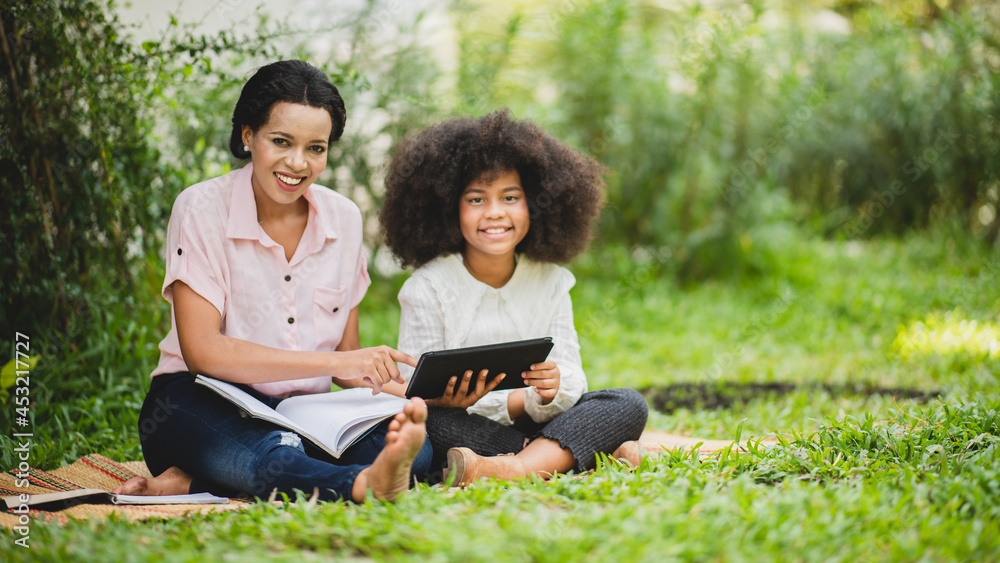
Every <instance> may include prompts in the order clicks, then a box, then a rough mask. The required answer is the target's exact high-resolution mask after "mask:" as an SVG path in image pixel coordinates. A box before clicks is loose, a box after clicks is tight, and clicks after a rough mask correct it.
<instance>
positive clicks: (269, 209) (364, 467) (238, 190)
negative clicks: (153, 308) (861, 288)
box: [115, 61, 430, 501]
mask: <svg viewBox="0 0 1000 563" xmlns="http://www.w3.org/2000/svg"><path fill="white" fill-rule="evenodd" d="M345 119H346V112H345V109H344V103H343V100H342V99H341V97H340V94H339V92H338V91H337V89H336V88H335V87H334V86H333V85H332V84H331V83H330V82H329V80H328V79H327V77H326V76H325V75H324V74H323V73H321V72H320V71H319V70H317V69H316V68H314V67H312V66H311V65H309V64H308V63H305V62H302V61H279V62H276V63H272V64H269V65H267V66H264V67H262V68H260V69H259V70H258V71H257V73H256V74H255V75H254V76H253V77H251V78H250V80H248V81H247V83H246V85H244V87H243V91H242V93H241V95H240V99H239V101H238V102H237V104H236V108H235V110H234V111H233V131H232V136H231V138H230V146H229V148H230V151H231V152H232V153H233V154H234V155H235V156H236V157H237V158H249V159H250V163H249V164H248V165H246V166H245V167H244V168H242V169H240V170H236V171H233V172H230V173H229V174H226V175H224V176H221V177H218V178H214V179H212V180H208V181H206V182H202V183H199V184H196V185H194V186H191V187H189V188H188V189H186V190H184V191H183V192H182V193H181V194H180V195H179V196H178V197H177V200H176V201H175V203H174V207H173V210H172V212H171V216H170V223H169V227H168V232H167V270H166V277H165V279H164V282H163V297H164V298H165V299H166V300H167V301H168V302H170V303H171V305H172V314H173V326H172V328H171V330H170V332H169V333H168V334H167V336H166V338H164V339H163V341H162V342H161V343H160V362H159V364H158V365H157V367H156V369H155V370H154V371H153V373H152V378H153V381H152V384H151V386H150V390H149V393H148V394H147V396H146V399H145V401H144V403H143V407H142V411H141V412H140V416H139V430H140V441H141V443H142V448H143V454H144V455H145V458H146V464H147V466H148V467H149V469H150V471H151V472H152V473H153V474H154V475H156V477H154V478H152V479H145V478H135V479H132V480H130V481H128V482H126V483H125V484H123V485H122V486H121V487H119V488H118V489H116V491H115V492H117V493H124V494H149V495H165V494H184V493H189V492H190V493H195V492H211V493H215V494H221V495H225V496H246V495H251V496H257V497H261V496H263V497H266V496H268V495H269V494H271V493H272V492H273V491H277V492H281V493H288V494H293V493H294V491H303V492H305V493H307V494H309V493H312V492H313V491H314V490H318V493H319V498H320V499H323V500H326V499H350V500H354V501H361V500H363V499H364V498H365V497H366V495H367V494H369V492H370V493H371V494H372V495H373V496H374V497H375V498H380V499H390V500H391V499H394V498H395V497H396V496H397V495H399V494H400V493H402V492H403V491H405V490H406V489H407V488H408V486H409V483H410V482H411V481H412V479H411V475H414V474H423V473H424V472H426V471H427V468H428V466H429V463H430V445H429V442H427V440H426V434H425V429H424V421H425V420H426V417H427V408H426V406H425V405H424V404H423V402H422V401H420V400H419V399H415V400H411V401H410V402H409V403H408V404H406V408H405V410H404V412H402V413H400V414H398V415H396V417H395V418H393V419H392V420H391V421H387V422H385V423H383V424H381V425H379V426H378V427H376V428H375V429H374V430H373V431H372V432H370V433H369V434H368V435H367V436H366V437H365V438H364V439H362V440H361V441H360V442H359V443H357V444H355V445H354V446H352V447H351V448H349V449H348V450H347V451H346V452H345V453H344V455H342V456H341V457H340V458H339V459H333V458H331V457H329V456H327V455H326V454H323V453H322V452H318V451H314V450H313V449H311V446H309V445H307V444H303V442H302V440H301V439H300V438H299V437H298V436H297V435H295V434H294V433H291V432H287V431H285V430H283V429H281V428H279V427H277V426H274V425H272V424H270V423H267V422H263V421H259V420H255V419H250V418H245V417H244V416H242V415H241V412H240V411H239V410H238V409H237V407H235V406H234V405H232V404H231V403H229V402H228V401H226V400H225V399H222V398H221V397H219V396H217V395H216V394H215V393H214V392H213V391H211V390H209V389H207V388H205V387H203V386H201V385H197V384H196V383H195V381H194V379H195V376H194V375H193V374H204V375H208V376H211V377H214V378H217V379H221V380H225V381H229V382H231V383H234V384H238V385H239V386H240V387H241V388H243V390H245V391H247V392H249V393H251V394H253V395H254V396H255V397H257V398H258V399H260V400H261V401H263V402H265V403H266V404H269V405H271V406H272V407H273V406H275V405H277V403H278V402H280V400H281V399H282V398H285V397H288V396H291V395H299V394H307V393H322V392H329V391H330V389H331V382H333V383H336V384H338V385H340V386H341V387H357V386H365V387H370V388H372V389H373V393H378V392H379V391H380V390H381V387H382V385H383V384H386V383H389V382H391V381H401V378H400V374H399V371H398V369H397V367H396V364H395V362H401V363H403V364H406V365H415V361H414V360H413V358H411V357H409V356H407V355H406V354H402V353H400V352H398V351H396V350H394V349H392V348H389V347H387V346H379V347H376V348H364V349H362V348H361V345H360V337H359V333H358V304H359V303H360V301H361V299H362V297H363V296H364V294H365V291H366V289H367V287H368V285H369V284H370V281H369V278H368V274H367V272H366V266H367V259H366V257H365V254H364V252H363V251H362V249H361V237H362V228H361V214H360V211H359V210H358V208H357V206H356V205H355V204H354V203H352V202H351V201H350V200H348V199H347V198H345V197H343V196H341V195H339V194H337V193H336V192H333V191H331V190H328V189H326V188H323V187H321V186H316V185H313V182H315V180H316V178H317V177H319V175H320V174H321V173H322V172H323V170H324V169H325V168H326V161H327V150H328V148H329V146H330V144H331V143H333V142H335V141H337V140H338V139H339V138H340V136H341V134H342V133H343V131H344V122H345ZM307 448H308V449H307Z"/></svg>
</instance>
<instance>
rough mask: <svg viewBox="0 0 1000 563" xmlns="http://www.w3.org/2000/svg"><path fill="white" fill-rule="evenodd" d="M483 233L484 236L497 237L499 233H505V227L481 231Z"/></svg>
mask: <svg viewBox="0 0 1000 563" xmlns="http://www.w3.org/2000/svg"><path fill="white" fill-rule="evenodd" d="M483 232H484V233H486V234H488V235H499V234H501V233H506V232H507V228H506V227H497V228H494V229H483Z"/></svg>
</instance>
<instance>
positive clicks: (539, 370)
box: [521, 360, 559, 405]
mask: <svg viewBox="0 0 1000 563" xmlns="http://www.w3.org/2000/svg"><path fill="white" fill-rule="evenodd" d="M521 377H523V378H524V382H525V383H526V384H528V385H530V386H532V387H534V388H535V391H536V392H537V393H538V394H539V395H540V396H541V397H542V404H543V405H547V404H549V403H551V402H552V399H555V398H556V393H558V392H559V366H557V365H556V363H555V362H553V361H550V360H546V361H544V362H541V363H537V364H534V365H532V366H531V371H526V372H524V373H522V374H521Z"/></svg>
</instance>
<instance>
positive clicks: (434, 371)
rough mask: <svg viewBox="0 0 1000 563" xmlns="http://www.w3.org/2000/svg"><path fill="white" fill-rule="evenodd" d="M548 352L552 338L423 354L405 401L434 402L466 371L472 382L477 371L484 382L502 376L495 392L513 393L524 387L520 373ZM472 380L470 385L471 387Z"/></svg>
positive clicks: (476, 375) (540, 360)
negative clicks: (470, 372) (420, 399)
mask: <svg viewBox="0 0 1000 563" xmlns="http://www.w3.org/2000/svg"><path fill="white" fill-rule="evenodd" d="M550 350H552V338H551V337H545V338H534V339H531V340H518V341H516V342H503V343H500V344H490V345H488V346H473V347H471V348H456V349H454V350H440V351H436V352H426V353H424V354H423V355H422V356H420V360H418V361H417V368H416V369H415V370H414V371H413V375H412V376H411V377H410V384H409V386H408V387H407V388H406V397H407V398H410V397H421V398H424V399H436V398H437V397H440V396H441V395H443V394H444V390H445V389H446V388H447V387H448V379H450V378H451V377H452V376H455V377H459V378H461V377H462V375H463V374H464V373H465V372H466V371H467V370H472V373H473V378H475V377H478V375H479V372H480V370H483V369H488V370H489V374H488V375H487V376H486V382H487V383H489V382H490V381H492V380H493V378H494V377H496V376H497V375H499V374H501V373H506V374H507V376H506V377H504V379H503V381H501V382H500V385H498V386H497V388H496V389H494V391H496V390H499V389H517V388H519V387H526V385H525V384H524V378H522V377H521V372H524V371H528V368H529V367H531V365H532V364H537V363H538V362H543V361H545V359H546V358H548V357H549V351H550ZM474 382H475V379H473V380H472V382H470V386H471V385H473V384H474Z"/></svg>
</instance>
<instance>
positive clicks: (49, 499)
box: [3, 489, 229, 510]
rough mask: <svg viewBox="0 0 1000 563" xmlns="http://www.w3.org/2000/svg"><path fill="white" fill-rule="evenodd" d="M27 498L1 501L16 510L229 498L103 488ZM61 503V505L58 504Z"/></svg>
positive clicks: (222, 500) (210, 501)
mask: <svg viewBox="0 0 1000 563" xmlns="http://www.w3.org/2000/svg"><path fill="white" fill-rule="evenodd" d="M23 496H26V497H27V500H21V496H20V495H14V496H10V497H4V498H3V501H4V503H6V505H7V508H8V509H10V510H17V509H18V508H21V507H22V506H34V507H38V506H42V505H48V506H49V507H52V506H53V505H56V506H55V507H56V508H65V507H69V506H73V505H75V504H80V503H83V502H87V503H92V502H107V501H110V502H112V503H113V504H226V503H228V502H229V499H228V498H226V497H217V496H215V495H212V494H209V493H197V494H193V495H161V496H143V495H116V494H114V493H109V492H108V491H105V490H103V489H74V490H72V491H60V492H58V493H44V494H40V495H23ZM59 505H61V506H59Z"/></svg>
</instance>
